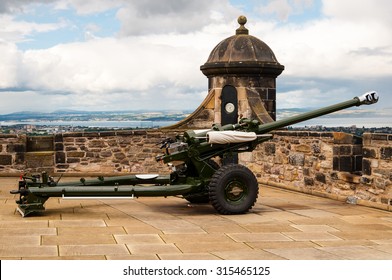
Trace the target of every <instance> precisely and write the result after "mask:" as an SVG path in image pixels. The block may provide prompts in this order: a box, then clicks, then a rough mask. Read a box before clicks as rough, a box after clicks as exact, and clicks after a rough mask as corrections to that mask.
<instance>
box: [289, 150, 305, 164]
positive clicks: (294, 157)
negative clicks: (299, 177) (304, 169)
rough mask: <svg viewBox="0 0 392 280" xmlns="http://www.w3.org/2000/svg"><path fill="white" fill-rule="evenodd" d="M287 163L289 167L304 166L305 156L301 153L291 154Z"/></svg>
mask: <svg viewBox="0 0 392 280" xmlns="http://www.w3.org/2000/svg"><path fill="white" fill-rule="evenodd" d="M289 163H290V164H291V165H298V166H304V164H305V156H304V154H302V153H293V154H291V155H289Z"/></svg>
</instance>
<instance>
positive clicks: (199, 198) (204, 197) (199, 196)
mask: <svg viewBox="0 0 392 280" xmlns="http://www.w3.org/2000/svg"><path fill="white" fill-rule="evenodd" d="M208 164H209V165H211V166H212V167H213V168H214V169H215V170H218V169H219V168H220V166H219V164H218V163H216V162H215V161H213V160H212V159H209V160H208ZM184 198H185V199H186V200H188V201H189V202H190V203H193V204H202V203H209V202H210V196H209V194H208V193H196V194H188V195H184Z"/></svg>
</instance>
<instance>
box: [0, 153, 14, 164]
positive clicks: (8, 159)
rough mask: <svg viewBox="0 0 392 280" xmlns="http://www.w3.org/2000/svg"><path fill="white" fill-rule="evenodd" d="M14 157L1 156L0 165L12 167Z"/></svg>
mask: <svg viewBox="0 0 392 280" xmlns="http://www.w3.org/2000/svg"><path fill="white" fill-rule="evenodd" d="M11 164H12V156H11V155H0V165H11Z"/></svg>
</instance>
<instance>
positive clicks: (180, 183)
mask: <svg viewBox="0 0 392 280" xmlns="http://www.w3.org/2000/svg"><path fill="white" fill-rule="evenodd" d="M377 101H378V94H377V93H376V92H374V91H373V92H367V93H365V94H364V95H362V96H359V97H354V98H353V99H350V100H347V101H345V102H341V103H338V104H335V105H331V106H328V107H324V108H321V109H317V110H314V111H310V112H307V113H303V114H299V115H296V116H294V117H291V118H287V119H282V120H278V121H275V122H270V123H265V124H260V123H259V122H258V121H256V120H251V119H246V118H243V119H240V120H239V122H238V123H236V124H228V125H223V126H222V125H219V124H214V125H213V126H212V128H210V129H205V130H188V131H185V132H184V133H183V134H181V135H177V136H175V137H173V138H166V139H164V140H162V142H160V143H159V144H160V145H161V149H162V150H163V151H164V153H163V154H160V155H157V156H156V160H157V161H160V162H163V163H164V164H168V165H169V166H171V172H170V174H167V175H159V174H140V175H125V176H115V177H105V178H104V177H102V176H100V177H98V178H97V179H89V180H87V179H85V178H81V179H80V180H79V181H76V182H59V181H60V179H58V180H57V181H56V180H55V179H54V178H53V177H51V176H49V175H48V174H47V173H45V172H43V173H41V174H34V175H27V174H25V175H23V176H21V179H20V180H19V186H18V189H17V190H12V191H11V193H12V194H19V199H18V200H16V203H17V210H18V211H19V212H20V213H21V215H22V216H23V217H25V216H28V215H31V214H34V213H39V212H42V211H44V210H45V207H44V203H45V202H46V201H47V199H49V198H50V197H62V198H64V199H66V198H72V199H88V198H89V199H91V198H94V199H106V198H121V199H127V198H134V197H136V198H137V197H143V196H148V197H152V196H155V197H156V196H162V197H167V196H181V197H182V198H185V199H186V200H188V201H189V202H191V203H211V205H212V206H213V207H214V208H215V210H216V211H217V212H218V213H220V214H225V215H228V214H243V213H246V212H248V211H249V210H250V209H251V208H252V207H253V206H254V204H255V202H256V200H257V197H258V192H259V186H258V182H257V179H256V177H255V175H254V174H253V173H252V171H251V170H249V169H248V168H247V167H246V166H244V165H240V164H235V163H231V164H224V165H222V166H221V165H219V164H218V163H217V160H216V159H222V158H225V157H227V156H233V155H236V154H238V153H243V152H251V151H253V150H254V149H255V148H256V147H257V145H258V144H260V143H262V142H265V141H268V140H270V139H271V138H272V137H273V134H272V132H273V131H274V130H276V129H279V128H283V127H286V126H290V125H292V124H296V123H299V122H302V121H305V120H308V119H311V118H316V117H319V116H323V115H326V114H330V113H333V112H335V111H339V110H343V109H346V108H349V107H353V106H360V105H363V104H373V103H376V102H377Z"/></svg>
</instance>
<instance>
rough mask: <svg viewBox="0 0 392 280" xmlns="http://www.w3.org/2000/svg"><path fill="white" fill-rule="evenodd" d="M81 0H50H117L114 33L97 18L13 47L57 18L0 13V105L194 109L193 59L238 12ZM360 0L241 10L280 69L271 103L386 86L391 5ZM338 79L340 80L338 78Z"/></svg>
mask: <svg viewBox="0 0 392 280" xmlns="http://www.w3.org/2000/svg"><path fill="white" fill-rule="evenodd" d="M48 2H50V1H48ZM338 2H339V3H338ZM347 2H349V3H351V4H352V5H354V4H356V3H357V2H354V1H347ZM7 3H10V2H7ZM18 3H19V4H21V3H23V4H25V3H26V2H25V1H19V2H18ZM86 3H89V2H88V1H81V0H60V1H56V3H55V4H56V5H57V8H59V9H60V8H61V9H65V8H67V9H68V8H69V7H71V6H72V7H74V8H75V9H77V12H78V13H79V14H94V13H97V12H102V11H105V10H108V9H111V8H113V7H120V5H121V8H120V9H119V12H118V13H117V17H118V18H119V19H120V20H121V23H122V25H121V28H122V29H121V31H120V32H119V34H118V36H112V37H108V38H97V37H96V36H94V33H95V32H96V31H98V29H99V26H97V25H94V24H93V23H92V24H90V25H87V26H86V28H85V30H86V32H90V33H88V34H87V33H86V41H84V42H75V43H67V44H59V45H56V46H54V47H52V48H48V49H41V50H28V51H21V50H18V48H17V47H16V45H15V44H14V42H18V41H20V40H24V39H26V38H27V36H28V35H30V34H33V33H34V32H47V31H51V30H56V29H58V28H61V23H53V24H36V23H33V22H23V21H16V20H15V19H14V17H13V16H12V15H1V16H0V25H1V26H5V27H4V28H2V29H1V30H0V38H2V40H1V41H0V52H1V54H2V59H1V61H0V90H2V91H3V92H0V96H2V97H4V96H6V98H5V99H6V100H7V101H6V102H3V103H2V106H1V107H0V110H1V111H0V113H4V112H5V111H6V110H10V111H15V110H18V109H16V108H19V105H18V107H16V105H12V104H16V103H17V101H18V100H24V101H25V102H24V103H26V104H40V102H38V101H37V100H41V104H45V105H47V106H48V111H52V110H55V109H59V108H60V107H61V108H75V109H90V110H91V109H98V108H99V109H137V108H151V107H153V108H165V109H169V108H173V109H175V108H186V109H191V108H196V107H197V106H198V105H199V104H200V102H201V101H202V100H203V98H204V97H205V96H206V94H207V78H206V77H205V76H204V75H203V74H202V73H201V72H200V70H199V66H200V65H202V64H203V63H204V62H205V61H206V60H207V58H208V55H209V53H210V51H211V50H212V49H213V48H214V47H215V46H216V45H217V44H218V43H219V42H220V41H221V40H223V39H225V38H227V37H228V36H231V35H233V34H234V32H235V29H236V28H237V27H238V24H237V23H236V18H237V16H238V15H239V14H241V12H240V11H238V10H236V9H235V8H233V7H232V6H231V5H230V4H229V3H228V2H226V1H223V2H222V1H216V0H212V1H184V2H181V3H182V4H183V5H182V6H181V5H180V4H181V3H178V2H172V1H163V2H160V1H159V2H156V1H138V2H129V1H123V0H118V1H109V0H100V1H98V2H97V6H95V7H90V6H91V5H90V6H89V5H86ZM162 3H164V4H162ZM175 3H177V5H175ZM271 3H275V5H277V6H276V7H278V6H279V5H281V7H284V5H285V3H286V4H287V3H288V5H290V7H291V9H292V10H291V12H292V13H295V12H298V11H299V10H301V9H302V8H303V7H306V6H307V5H311V1H309V0H304V1H302V0H298V1H289V0H285V1H280V0H279V1H277V2H271ZM343 3H344V4H343ZM367 3H373V1H369V2H367V1H361V5H363V7H366V9H365V8H362V7H355V8H352V6H350V5H348V4H346V1H343V2H342V1H331V0H328V1H325V4H324V6H323V7H324V8H323V11H324V12H325V16H324V17H321V18H319V19H317V20H316V19H314V20H313V21H311V22H306V23H305V24H298V23H290V22H287V23H285V24H282V23H278V22H274V21H272V20H270V21H268V22H267V21H264V20H263V21H261V20H258V19H257V18H254V17H253V16H252V15H248V23H247V27H248V28H249V30H250V34H251V35H254V36H256V37H258V38H260V39H262V40H263V41H265V42H266V43H267V44H268V45H269V46H270V47H271V48H272V50H273V51H274V52H275V54H276V56H277V59H278V60H279V61H280V63H282V64H283V65H285V67H286V69H285V71H284V72H283V73H282V75H281V77H280V78H278V81H277V86H278V92H279V94H278V107H279V108H282V107H304V106H306V107H308V106H318V105H319V104H320V102H324V103H325V102H327V103H332V102H334V101H335V100H336V101H339V100H341V98H346V97H348V98H351V97H353V90H354V91H357V90H359V91H362V89H361V88H360V87H365V86H366V83H365V82H366V81H368V80H373V81H380V87H381V88H388V86H386V85H388V83H389V85H390V87H392V84H391V81H390V80H389V79H386V78H385V77H388V76H390V74H391V73H392V48H391V46H392V37H391V36H390V30H391V28H390V27H391V24H390V23H391V20H390V17H389V15H390V14H391V13H389V12H391V11H390V10H388V9H389V8H386V10H387V11H388V12H385V11H383V10H382V8H380V7H379V5H374V4H372V5H370V4H367ZM382 3H386V2H382ZM278 4H279V5H278ZM271 5H272V4H271ZM339 5H340V6H339ZM356 5H357V6H359V5H358V4H356ZM93 6H94V5H93ZM381 6H382V5H381ZM0 7H1V6H0ZM4 7H5V6H4ZM14 7H15V6H14ZM271 7H272V6H271ZM3 9H5V8H3ZM352 10H353V11H354V12H353V13H354V15H353V14H351V11H352ZM271 11H273V10H271ZM276 11H277V10H276ZM289 12H290V11H289V9H288V10H287V13H286V14H287V15H288V13H289ZM367 16H368V17H367ZM366 18H369V19H370V20H369V21H368V20H366ZM359 19H361V20H359ZM87 35H90V36H87ZM342 80H345V81H344V82H346V81H350V82H349V84H347V85H345V84H344V82H342ZM293 81H297V82H293ZM381 81H382V85H381ZM327 84H328V85H327ZM372 85H377V83H376V82H373V83H372ZM11 88H15V90H17V91H16V92H12V91H11ZM370 89H373V88H366V89H365V88H364V91H365V90H370ZM375 89H376V90H377V88H375ZM21 90H24V91H21ZM357 93H358V92H354V94H357ZM359 93H361V92H359ZM380 94H381V97H382V98H383V96H382V92H380ZM326 97H327V98H326ZM42 100H45V101H44V102H42ZM4 104H7V106H6V105H4ZM24 106H25V105H24ZM26 106H27V105H26ZM41 107H42V106H38V108H40V109H41ZM3 110H4V111H3Z"/></svg>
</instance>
